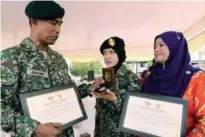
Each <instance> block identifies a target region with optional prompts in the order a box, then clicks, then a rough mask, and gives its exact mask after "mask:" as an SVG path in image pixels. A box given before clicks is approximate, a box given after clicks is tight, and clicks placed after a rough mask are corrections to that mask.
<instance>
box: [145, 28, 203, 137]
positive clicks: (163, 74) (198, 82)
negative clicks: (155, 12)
mask: <svg viewBox="0 0 205 137" xmlns="http://www.w3.org/2000/svg"><path fill="white" fill-rule="evenodd" d="M154 60H155V64H154V65H153V66H151V67H150V68H149V71H150V74H149V75H148V76H147V78H146V80H145V85H144V89H143V91H144V92H147V93H151V94H159V95H165V96H171V97H178V98H183V99H186V100H187V101H188V115H187V125H186V128H187V137H205V73H204V72H203V71H201V70H200V69H198V68H194V67H193V66H191V65H190V55H189V51H188V45H187V41H186V39H185V38H184V36H183V34H182V33H180V32H174V31H168V32H164V33H162V34H160V35H158V36H156V38H155V40H154Z"/></svg>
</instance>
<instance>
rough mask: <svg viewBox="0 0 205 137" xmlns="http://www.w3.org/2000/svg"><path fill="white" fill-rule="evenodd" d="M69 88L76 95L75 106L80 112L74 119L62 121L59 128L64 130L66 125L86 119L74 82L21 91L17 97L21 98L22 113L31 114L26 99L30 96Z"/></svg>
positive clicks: (69, 125) (29, 115)
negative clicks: (76, 104) (76, 103)
mask: <svg viewBox="0 0 205 137" xmlns="http://www.w3.org/2000/svg"><path fill="white" fill-rule="evenodd" d="M69 89H72V90H74V92H75V93H74V94H75V95H76V101H75V102H78V105H79V107H78V106H76V107H77V108H79V109H80V110H78V112H80V113H81V114H80V115H81V116H80V117H77V118H75V119H72V120H69V121H68V122H66V123H64V124H63V125H62V126H61V127H59V128H60V129H61V130H64V129H66V128H68V127H71V126H73V125H75V124H77V123H79V122H81V121H83V120H86V119H87V118H88V117H87V114H86V112H85V108H84V106H83V103H82V100H81V98H80V94H79V92H78V89H77V87H76V85H75V84H70V85H62V86H57V87H51V88H46V89H42V90H35V91H32V92H25V93H21V94H20V95H19V97H20V100H21V105H22V109H23V112H24V115H25V116H28V117H31V115H32V114H30V109H31V108H29V106H28V101H27V99H29V98H32V97H37V96H41V95H47V94H49V93H53V94H55V93H57V92H58V91H62V90H69ZM68 92H69V91H68ZM35 107H36V108H38V107H39V106H35ZM56 113H58V112H56ZM67 116H68V117H69V113H68V114H67ZM31 118H32V117H31ZM35 120H37V121H39V120H38V119H35ZM39 122H40V121H39ZM50 122H52V121H50ZM59 122H61V121H59Z"/></svg>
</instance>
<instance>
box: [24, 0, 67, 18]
mask: <svg viewBox="0 0 205 137" xmlns="http://www.w3.org/2000/svg"><path fill="white" fill-rule="evenodd" d="M25 13H26V15H27V16H28V17H29V18H33V19H42V20H50V19H55V18H63V16H64V14H65V10H64V9H63V8H62V7H61V6H60V5H59V4H57V3H56V2H54V1H31V2H30V3H28V5H27V6H26V9H25Z"/></svg>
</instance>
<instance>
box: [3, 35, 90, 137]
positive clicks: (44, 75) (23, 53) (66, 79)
mask: <svg viewBox="0 0 205 137" xmlns="http://www.w3.org/2000/svg"><path fill="white" fill-rule="evenodd" d="M71 83H72V80H71V79H70V76H69V75H68V66H67V64H66V61H65V60H64V58H63V56H62V55H61V54H59V53H57V52H55V51H53V50H52V49H51V48H48V52H47V55H46V56H44V55H43V54H42V53H41V52H40V51H39V50H38V49H37V48H36V45H35V44H34V43H33V42H32V41H31V40H30V38H25V39H24V40H23V41H22V42H21V44H19V45H17V46H14V47H11V48H8V49H5V50H3V51H2V52H1V126H2V127H1V128H2V129H3V130H4V131H6V132H10V133H11V134H12V136H15V137H30V136H32V134H33V132H34V131H35V129H36V127H37V126H38V124H39V122H37V121H35V120H33V119H31V118H30V117H26V116H24V115H23V111H22V106H21V103H20V99H19V93H23V92H31V91H33V90H38V89H45V88H50V87H54V86H60V85H64V84H71ZM83 88H85V86H83ZM85 89H86V88H85ZM79 91H80V93H81V97H84V96H86V95H87V91H86V90H84V89H80V88H79ZM63 135H64V136H66V137H70V136H73V130H72V127H70V128H68V129H66V130H65V131H63Z"/></svg>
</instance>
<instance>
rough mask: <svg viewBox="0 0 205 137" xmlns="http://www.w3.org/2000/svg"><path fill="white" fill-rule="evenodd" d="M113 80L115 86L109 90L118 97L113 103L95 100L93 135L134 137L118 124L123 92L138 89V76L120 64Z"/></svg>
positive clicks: (98, 136) (101, 136)
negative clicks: (122, 129)
mask: <svg viewBox="0 0 205 137" xmlns="http://www.w3.org/2000/svg"><path fill="white" fill-rule="evenodd" d="M115 82H116V85H115V87H113V88H111V89H110V90H111V91H112V92H114V93H115V94H116V96H117V97H118V99H117V101H116V102H115V103H113V102H111V101H106V100H103V99H97V101H96V106H95V107H96V118H95V131H94V136H95V137H134V135H131V134H127V133H123V132H120V131H119V130H118V124H119V120H120V115H121V111H122V106H123V102H124V99H125V94H126V93H127V92H139V91H140V81H139V78H138V77H137V75H136V74H134V73H132V72H131V71H130V70H128V69H126V67H125V66H124V65H122V66H121V67H120V68H119V70H118V71H117V73H116V74H115Z"/></svg>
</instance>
